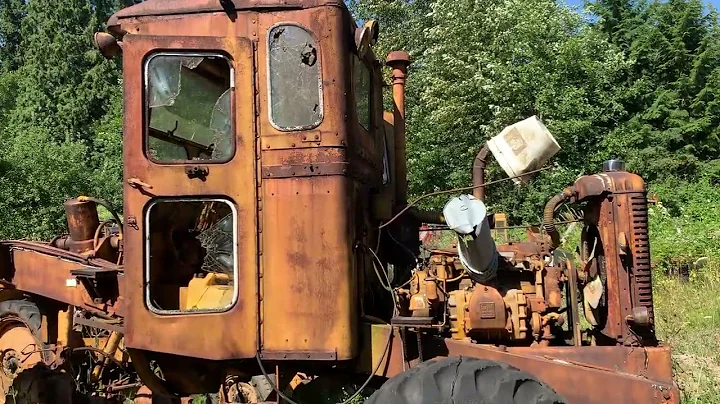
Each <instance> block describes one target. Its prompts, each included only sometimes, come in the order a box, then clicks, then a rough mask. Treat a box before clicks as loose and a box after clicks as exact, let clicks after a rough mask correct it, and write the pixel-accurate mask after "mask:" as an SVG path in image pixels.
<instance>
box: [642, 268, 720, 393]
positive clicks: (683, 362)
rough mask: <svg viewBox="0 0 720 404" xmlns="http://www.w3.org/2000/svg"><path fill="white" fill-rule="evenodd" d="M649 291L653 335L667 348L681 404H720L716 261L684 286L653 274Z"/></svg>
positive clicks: (719, 311)
mask: <svg viewBox="0 0 720 404" xmlns="http://www.w3.org/2000/svg"><path fill="white" fill-rule="evenodd" d="M654 290H655V311H656V322H657V332H658V336H659V337H660V339H661V340H662V341H663V342H665V343H667V344H669V345H670V346H671V347H672V350H673V351H672V358H673V372H674V374H675V380H676V381H677V383H678V385H679V387H680V389H681V391H682V402H683V403H687V404H691V403H692V404H701V403H702V404H705V403H708V404H709V403H720V260H714V261H712V262H711V263H710V264H709V265H708V266H706V267H704V268H702V269H701V270H698V271H696V272H693V273H692V274H691V277H690V280H687V281H685V280H682V279H680V278H678V277H668V276H666V275H664V274H657V273H656V277H655V287H654Z"/></svg>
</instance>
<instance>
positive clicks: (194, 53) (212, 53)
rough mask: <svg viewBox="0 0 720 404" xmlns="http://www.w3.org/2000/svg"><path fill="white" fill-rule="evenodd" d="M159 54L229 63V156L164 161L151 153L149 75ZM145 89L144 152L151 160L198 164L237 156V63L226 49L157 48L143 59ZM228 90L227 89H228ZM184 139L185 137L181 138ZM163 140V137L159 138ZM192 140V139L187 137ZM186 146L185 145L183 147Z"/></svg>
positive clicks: (155, 162)
mask: <svg viewBox="0 0 720 404" xmlns="http://www.w3.org/2000/svg"><path fill="white" fill-rule="evenodd" d="M159 56H176V57H219V58H222V59H224V60H225V61H226V62H227V64H228V68H229V69H230V87H229V88H228V90H230V112H231V116H230V132H231V133H230V135H231V138H232V152H231V153H230V155H229V156H228V157H227V158H224V159H218V160H189V159H186V160H174V161H163V160H158V159H156V158H153V157H152V156H151V155H150V147H149V146H150V137H151V136H150V105H149V104H150V99H149V92H148V90H149V85H150V76H149V74H148V73H149V69H150V62H151V61H152V60H153V59H154V58H156V57H159ZM142 72H143V78H142V82H143V91H142V99H143V114H142V116H143V139H142V141H143V145H142V147H143V154H144V155H145V158H146V159H148V160H149V161H150V162H152V163H154V164H159V165H175V166H177V165H196V164H203V165H205V164H207V165H210V164H225V163H228V162H230V161H232V159H234V158H235V154H236V153H237V136H236V122H235V119H236V115H237V114H236V113H235V107H236V101H235V98H236V94H235V91H236V90H237V87H236V78H235V74H236V71H235V65H234V64H233V58H232V57H231V56H230V55H229V54H228V53H227V52H225V51H221V50H190V51H182V50H162V49H160V50H155V51H153V52H152V53H150V54H148V55H147V56H145V58H144V59H143V68H142ZM226 91H227V90H226ZM180 139H184V138H180ZM159 140H162V139H159ZM185 140H190V139H185ZM183 148H184V147H183ZM185 152H186V153H187V149H185Z"/></svg>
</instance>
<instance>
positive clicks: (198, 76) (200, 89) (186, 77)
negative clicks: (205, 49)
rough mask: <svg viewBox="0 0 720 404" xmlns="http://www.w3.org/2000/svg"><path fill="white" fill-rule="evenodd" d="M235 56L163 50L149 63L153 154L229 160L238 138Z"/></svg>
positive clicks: (149, 148)
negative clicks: (234, 114)
mask: <svg viewBox="0 0 720 404" xmlns="http://www.w3.org/2000/svg"><path fill="white" fill-rule="evenodd" d="M231 76H232V74H231V68H230V62H229V61H228V60H227V59H225V58H224V57H222V56H179V55H158V56H155V57H153V58H151V59H150V61H149V62H148V66H147V92H146V97H147V100H146V103H147V107H148V111H147V114H148V115H147V119H148V122H149V128H148V136H147V144H146V148H147V154H148V157H149V158H151V159H152V160H154V161H156V162H163V163H168V162H182V161H188V160H205V161H226V160H229V159H230V158H231V157H232V154H233V152H234V142H233V137H232V136H233V133H232V121H231V115H230V105H231V101H230V98H231V93H232V91H231V90H232V88H231V87H232V85H231V84H232V78H231Z"/></svg>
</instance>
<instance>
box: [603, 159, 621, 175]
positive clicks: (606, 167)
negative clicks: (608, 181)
mask: <svg viewBox="0 0 720 404" xmlns="http://www.w3.org/2000/svg"><path fill="white" fill-rule="evenodd" d="M602 169H603V172H605V173H609V172H613V171H625V162H624V161H622V160H620V159H612V160H607V161H606V162H604V163H603V168H602Z"/></svg>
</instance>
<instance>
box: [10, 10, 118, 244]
mask: <svg viewBox="0 0 720 404" xmlns="http://www.w3.org/2000/svg"><path fill="white" fill-rule="evenodd" d="M117 6H118V4H117V2H115V1H106V0H95V1H88V0H70V1H63V2H59V3H58V2H51V1H47V0H32V1H29V2H27V3H26V2H24V1H20V0H2V1H0V130H1V131H2V142H0V238H15V237H17V238H20V237H22V238H33V239H47V238H50V237H52V236H53V235H55V234H57V233H59V232H61V231H62V230H63V229H64V227H65V225H64V218H63V207H62V204H63V202H64V201H65V200H67V199H69V198H73V197H77V196H79V195H82V194H86V195H94V196H99V197H103V198H107V199H109V200H111V201H113V202H115V203H116V204H117V203H119V202H120V201H121V198H122V195H121V192H120V189H121V187H120V184H121V178H122V175H121V173H122V169H121V164H122V159H121V148H122V133H121V132H122V117H121V112H122V111H121V109H122V107H121V105H122V102H121V86H120V84H121V80H120V70H119V65H118V63H117V62H108V61H105V60H104V59H103V58H102V57H101V56H100V55H99V54H98V52H97V51H96V50H95V49H94V47H93V43H92V34H93V33H94V32H95V31H97V30H99V29H101V22H102V21H104V20H105V19H106V18H107V17H108V16H109V14H110V13H111V12H112V10H114V9H115V8H116V7H117ZM6 16H7V17H8V18H5V17H6Z"/></svg>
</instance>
